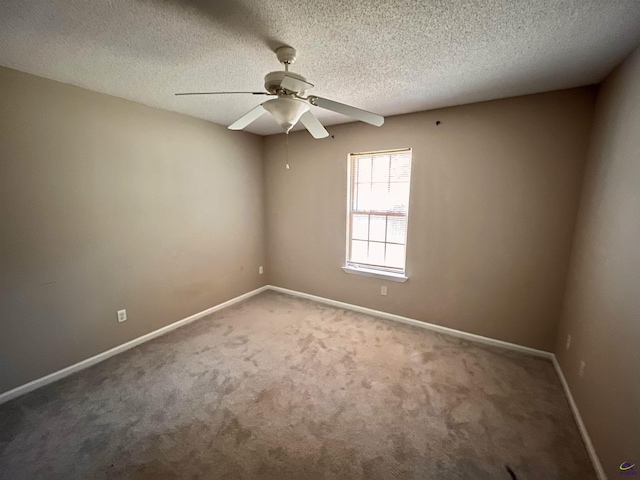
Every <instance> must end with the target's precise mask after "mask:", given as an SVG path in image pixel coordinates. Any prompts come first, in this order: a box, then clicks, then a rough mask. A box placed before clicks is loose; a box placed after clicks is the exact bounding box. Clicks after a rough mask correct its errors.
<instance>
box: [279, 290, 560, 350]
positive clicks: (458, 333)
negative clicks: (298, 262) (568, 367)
mask: <svg viewBox="0 0 640 480" xmlns="http://www.w3.org/2000/svg"><path fill="white" fill-rule="evenodd" d="M267 288H268V289H269V290H273V291H276V292H280V293H287V294H289V295H294V296H296V297H301V298H306V299H308V300H314V301H316V302H320V303H324V304H327V305H332V306H334V307H339V308H344V309H347V310H353V311H354V312H359V313H366V314H367V315H372V316H374V317H380V318H385V319H387V320H394V321H396V322H401V323H406V324H407V325H413V326H414V327H420V328H425V329H427V330H432V331H434V332H438V333H443V334H445V335H450V336H453V337H458V338H463V339H465V340H470V341H472V342H476V343H484V344H486V345H493V346H494V347H501V348H506V349H508V350H515V351H517V352H522V353H526V354H529V355H534V356H536V357H543V358H547V359H549V360H551V359H553V357H554V355H553V353H551V352H546V351H544V350H538V349H535V348H531V347H525V346H524V345H518V344H516V343H510V342H504V341H502V340H496V339H494V338H489V337H483V336H482V335H476V334H475V333H468V332H463V331H462V330H456V329H454V328H448V327H443V326H441V325H435V324H433V323H428V322H422V321H420V320H415V319H413V318H408V317H403V316H401V315H396V314H394V313H387V312H382V311H380V310H374V309H372V308H367V307H361V306H360V305H353V304H351V303H345V302H339V301H337V300H331V299H330V298H324V297H318V296H316V295H311V294H309V293H302V292H298V291H296V290H289V289H288V288H282V287H276V286H273V285H268V286H267Z"/></svg>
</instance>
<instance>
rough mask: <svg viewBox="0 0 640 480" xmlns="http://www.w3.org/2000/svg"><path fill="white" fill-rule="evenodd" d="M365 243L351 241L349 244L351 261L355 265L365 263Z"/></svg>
mask: <svg viewBox="0 0 640 480" xmlns="http://www.w3.org/2000/svg"><path fill="white" fill-rule="evenodd" d="M367 260H368V259H367V242H361V241H359V240H353V241H352V242H351V261H352V262H356V263H367Z"/></svg>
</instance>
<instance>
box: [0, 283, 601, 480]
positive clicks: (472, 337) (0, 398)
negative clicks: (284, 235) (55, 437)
mask: <svg viewBox="0 0 640 480" xmlns="http://www.w3.org/2000/svg"><path fill="white" fill-rule="evenodd" d="M265 290H273V291H276V292H280V293H286V294H289V295H293V296H296V297H300V298H306V299H308V300H313V301H316V302H319V303H324V304H326V305H332V306H334V307H339V308H344V309H347V310H352V311H355V312H359V313H365V314H367V315H372V316H375V317H380V318H384V319H387V320H394V321H396V322H400V323H405V324H407V325H413V326H416V327H420V328H424V329H427V330H432V331H435V332H438V333H443V334H445V335H451V336H454V337H458V338H463V339H465V340H469V341H472V342H478V343H484V344H487V345H493V346H495V347H501V348H505V349H508V350H515V351H518V352H522V353H527V354H529V355H535V356H537V357H543V358H547V359H550V360H552V362H553V365H554V367H555V369H556V372H557V374H558V377H559V378H560V383H561V384H562V387H563V388H564V392H565V395H566V396H567V399H568V401H569V405H570V406H571V411H572V412H573V416H574V418H575V420H576V424H577V425H578V430H579V431H580V434H581V435H582V439H583V441H584V444H585V447H586V448H587V452H588V453H589V457H590V458H591V462H592V464H593V468H594V469H595V471H596V474H597V476H598V480H607V476H606V474H605V473H604V470H603V468H602V464H601V463H600V460H599V459H598V455H597V454H596V451H595V448H594V447H593V443H591V438H590V437H589V433H588V432H587V428H586V426H585V425H584V422H583V421H582V417H581V416H580V412H579V410H578V406H577V405H576V402H575V401H574V399H573V395H572V394H571V390H570V389H569V384H568V383H567V380H566V378H565V377H564V374H563V373H562V369H561V368H560V364H559V363H558V360H557V359H556V356H555V355H554V354H553V353H551V352H546V351H544V350H537V349H535V348H530V347H525V346H523V345H518V344H515V343H510V342H504V341H502V340H496V339H493V338H489V337H483V336H482V335H476V334H473V333H468V332H463V331H461V330H455V329H453V328H448V327H443V326H441V325H435V324H433V323H427V322H422V321H420V320H415V319H413V318H408V317H403V316H401V315H396V314H393V313H387V312H382V311H379V310H374V309H372V308H367V307H362V306H359V305H353V304H350V303H345V302H339V301H337V300H331V299H329V298H324V297H319V296H317V295H311V294H308V293H303V292H298V291H295V290H289V289H287V288H282V287H276V286H274V285H265V286H263V287H260V288H257V289H255V290H252V291H251V292H247V293H245V294H243V295H240V296H238V297H235V298H232V299H231V300H227V301H226V302H223V303H220V304H218V305H215V306H213V307H211V308H207V309H206V310H203V311H201V312H198V313H196V314H194V315H191V316H189V317H187V318H183V319H182V320H178V321H177V322H174V323H172V324H170V325H167V326H165V327H162V328H159V329H158V330H154V331H153V332H150V333H147V334H146V335H142V336H141V337H138V338H135V339H133V340H131V341H129V342H127V343H123V344H122V345H118V346H117V347H114V348H112V349H110V350H107V351H105V352H102V353H99V354H98V355H95V356H93V357H90V358H87V359H86V360H82V361H80V362H78V363H75V364H73V365H70V366H68V367H66V368H63V369H62V370H58V371H57V372H53V373H51V374H49V375H46V376H44V377H41V378H38V379H36V380H33V381H31V382H29V383H26V384H24V385H21V386H19V387H16V388H14V389H12V390H9V391H7V392H4V393H2V394H0V404H2V403H4V402H7V401H9V400H12V399H14V398H16V397H19V396H20V395H24V394H25V393H28V392H31V391H33V390H35V389H37V388H40V387H43V386H45V385H48V384H49V383H52V382H55V381H56V380H60V379H62V378H64V377H67V376H69V375H71V374H72V373H75V372H78V371H80V370H83V369H85V368H87V367H90V366H92V365H95V364H97V363H99V362H102V361H104V360H106V359H107V358H110V357H112V356H114V355H117V354H118V353H122V352H124V351H126V350H129V349H131V348H133V347H136V346H138V345H140V344H142V343H145V342H148V341H149V340H152V339H154V338H156V337H159V336H161V335H164V334H165V333H168V332H170V331H172V330H175V329H177V328H180V327H183V326H185V325H187V324H189V323H191V322H194V321H196V320H198V319H200V318H203V317H206V316H207V315H210V314H212V313H214V312H217V311H218V310H222V309H223V308H227V307H230V306H231V305H234V304H236V303H238V302H242V301H243V300H246V299H248V298H250V297H252V296H254V295H257V294H259V293H261V292H263V291H265Z"/></svg>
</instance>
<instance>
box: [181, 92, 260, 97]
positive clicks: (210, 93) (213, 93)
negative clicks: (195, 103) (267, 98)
mask: <svg viewBox="0 0 640 480" xmlns="http://www.w3.org/2000/svg"><path fill="white" fill-rule="evenodd" d="M237 93H249V94H251V95H271V94H270V93H267V92H185V93H176V94H175V95H176V96H178V95H235V94H237Z"/></svg>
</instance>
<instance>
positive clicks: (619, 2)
mask: <svg viewBox="0 0 640 480" xmlns="http://www.w3.org/2000/svg"><path fill="white" fill-rule="evenodd" d="M639 43H640V1H636V0H563V1H558V0H533V1H532V0H520V1H515V0H512V1H504V0H482V1H479V0H462V1H456V2H452V1H445V0H440V1H435V0H434V1H426V2H415V1H401V0H395V1H393V0H392V1H389V0H367V1H344V0H323V1H321V2H317V1H310V0H271V1H269V2H264V1H258V0H250V1H248V0H243V1H235V0H221V1H205V0H111V1H108V2H96V1H91V0H33V1H29V2H24V1H23V0H3V1H2V2H1V4H0V64H1V65H4V66H7V67H10V68H14V69H16V70H21V71H24V72H28V73H32V74H35V75H39V76H43V77H46V78H50V79H54V80H58V81H61V82H65V83H70V84H74V85H79V86H82V87H85V88H88V89H90V90H95V91H99V92H103V93H108V94H111V95H115V96H118V97H122V98H126V99H129V100H134V101H136V102H140V103H143V104H146V105H151V106H155V107H159V108H163V109H167V110H172V111H176V112H181V113H184V114H187V115H192V116H194V117H199V118H203V119H206V120H210V121H212V122H215V123H220V124H223V125H229V124H230V123H232V122H233V121H235V120H236V119H237V118H239V117H240V116H241V115H243V114H244V113H245V112H246V111H248V110H249V109H250V108H252V107H253V106H255V105H257V104H258V103H261V101H264V98H260V97H255V96H251V95H247V96H225V97H175V96H174V95H173V93H174V92H178V91H207V90H209V91H211V90H262V87H263V77H264V75H265V74H266V73H268V72H269V71H273V70H278V69H279V68H280V65H279V64H278V62H277V60H276V57H275V55H274V54H273V53H272V50H274V49H275V48H277V47H278V46H280V45H283V44H289V45H292V46H294V47H295V48H296V49H298V61H297V63H296V64H295V65H294V68H293V70H294V71H297V72H299V73H301V74H303V75H305V76H306V77H307V78H308V79H309V80H310V81H311V82H313V83H315V85H316V88H315V89H313V93H314V94H316V95H320V96H326V97H328V98H331V99H335V100H338V101H341V102H345V103H349V104H353V105H355V106H359V107H361V108H365V109H370V110H373V111H376V112H377V113H381V114H383V115H395V114H401V113H408V112H415V111H420V110H427V109H432V108H437V107H444V106H451V105H459V104H464V103H472V102H478V101H483V100H490V99H496V98H505V97H511V96H516V95H524V94H530V93H536V92H542V91H549V90H556V89H563V88H570V87H576V86H581V85H587V84H593V83H597V82H600V81H601V80H603V78H604V77H605V76H606V75H607V74H608V73H609V72H610V71H611V70H612V69H613V68H614V67H615V66H616V65H617V64H618V63H620V61H621V60H622V59H623V58H624V57H625V56H626V55H627V54H629V53H630V52H631V50H632V49H633V48H634V47H635V46H637V45H638V44H639ZM314 110H315V111H316V113H317V114H318V116H319V118H320V119H321V121H322V122H323V123H324V124H325V125H331V124H336V123H343V122H346V121H350V120H349V119H348V118H346V117H343V116H340V115H338V114H333V113H330V112H326V111H322V110H320V109H314ZM372 128H373V127H372ZM248 130H249V131H253V132H254V133H258V134H271V133H279V132H280V129H279V127H278V126H277V125H276V124H275V122H273V120H272V119H271V118H268V117H267V116H265V118H263V119H261V120H260V121H258V122H256V123H255V124H254V125H252V127H251V128H249V129H248Z"/></svg>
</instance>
